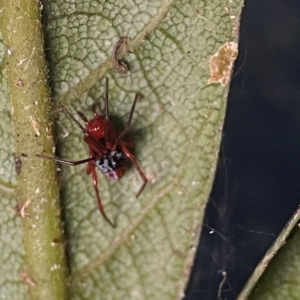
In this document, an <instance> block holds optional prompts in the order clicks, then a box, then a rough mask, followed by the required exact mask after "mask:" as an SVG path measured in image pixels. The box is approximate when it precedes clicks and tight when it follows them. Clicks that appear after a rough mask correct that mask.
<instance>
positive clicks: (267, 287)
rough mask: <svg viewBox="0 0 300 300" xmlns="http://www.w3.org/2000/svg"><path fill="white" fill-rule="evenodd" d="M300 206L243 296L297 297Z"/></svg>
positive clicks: (256, 299)
mask: <svg viewBox="0 0 300 300" xmlns="http://www.w3.org/2000/svg"><path fill="white" fill-rule="evenodd" d="M299 219H300V208H299V207H298V209H297V211H296V212H295V213H294V215H293V216H292V217H291V219H290V220H289V221H288V223H287V224H286V226H285V227H284V228H283V230H282V232H281V233H280V234H279V236H278V238H277V239H276V240H275V241H274V243H273V245H272V246H271V247H270V249H269V250H268V251H267V253H266V255H265V256H264V257H263V259H262V260H261V261H260V262H259V264H258V265H257V267H256V269H255V270H254V272H253V274H252V275H251V277H250V278H249V279H248V282H247V283H246V285H245V287H244V288H243V290H242V291H241V293H240V295H239V296H238V299H239V300H243V299H255V300H259V299H278V300H280V299H298V298H299V297H300V290H299V288H298V287H299V283H300V277H299V272H298V271H299V265H300V257H299V241H300V239H299Z"/></svg>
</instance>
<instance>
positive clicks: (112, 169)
mask: <svg viewBox="0 0 300 300" xmlns="http://www.w3.org/2000/svg"><path fill="white" fill-rule="evenodd" d="M95 165H96V166H97V168H98V169H100V170H101V172H102V173H103V174H104V175H106V176H107V177H109V178H112V179H119V178H121V177H122V176H123V175H124V173H125V168H124V156H123V153H122V152H121V151H120V150H119V149H116V150H113V151H108V152H106V153H105V154H103V155H102V156H101V158H100V159H96V160H95Z"/></svg>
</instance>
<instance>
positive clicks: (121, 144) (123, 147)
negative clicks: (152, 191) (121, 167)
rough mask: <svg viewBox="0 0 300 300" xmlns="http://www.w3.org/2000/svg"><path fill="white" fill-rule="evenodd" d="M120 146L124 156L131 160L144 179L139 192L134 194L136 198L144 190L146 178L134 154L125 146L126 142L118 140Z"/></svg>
mask: <svg viewBox="0 0 300 300" xmlns="http://www.w3.org/2000/svg"><path fill="white" fill-rule="evenodd" d="M120 146H121V149H122V151H123V153H124V154H125V155H126V157H127V158H128V159H129V160H130V161H131V163H132V164H133V165H134V167H135V168H136V170H137V171H138V172H139V174H140V176H141V178H142V180H143V181H144V183H143V185H142V186H141V188H140V190H139V192H138V193H137V194H136V198H138V196H139V195H140V194H141V193H142V191H143V190H144V188H145V186H146V184H147V182H148V179H147V178H146V176H145V174H144V172H143V171H142V169H141V168H140V166H139V165H138V163H137V162H136V160H135V158H134V156H133V155H132V154H131V153H130V151H129V150H128V149H127V148H126V143H124V142H120Z"/></svg>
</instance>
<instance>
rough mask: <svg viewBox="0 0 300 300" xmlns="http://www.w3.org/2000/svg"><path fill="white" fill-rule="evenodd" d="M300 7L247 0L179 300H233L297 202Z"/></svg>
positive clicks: (276, 0)
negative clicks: (200, 223) (215, 157)
mask: <svg viewBox="0 0 300 300" xmlns="http://www.w3.org/2000/svg"><path fill="white" fill-rule="evenodd" d="M299 36H300V1H296V0H293V1H292V0H268V1H261V0H246V1H245V8H244V10H243V14H242V20H241V28H240V45H239V57H238V59H237V61H236V65H235V71H234V79H233V81H232V84H231V89H230V95H229V103H228V109H227V116H226V121H225V125H224V131H223V140H222V150H221V153H220V159H219V166H218V170H217V175H216V179H215V182H214V187H213V190H212V193H211V196H210V201H209V203H208V205H207V208H206V215H205V221H204V228H203V231H202V235H201V240H200V244H199V247H198V250H197V257H196V260H195V264H194V268H193V272H192V274H191V278H190V282H189V284H188V287H187V290H186V297H185V298H184V299H185V300H196V299H197V300H198V299H200V300H216V299H223V300H225V299H227V300H230V299H236V297H237V295H238V293H239V292H240V290H241V289H242V287H243V285H244V284H245V282H246V281H247V279H248V277H249V276H250V274H251V273H252V271H253V269H254V268H255V266H256V264H257V263H258V261H259V260H260V259H261V258H262V257H263V255H264V253H265V251H266V250H267V249H268V247H269V246H270V245H271V243H272V242H273V241H274V239H275V238H276V235H277V234H278V233H279V232H280V231H281V229H282V227H283V226H284V225H285V223H286V222H287V220H288V219H289V218H290V216H291V215H292V213H293V212H294V210H295V209H296V207H297V206H298V205H299V203H300V139H299V134H300V88H299V86H300V38H299Z"/></svg>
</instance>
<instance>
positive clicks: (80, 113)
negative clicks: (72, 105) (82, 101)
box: [77, 110, 88, 123]
mask: <svg viewBox="0 0 300 300" xmlns="http://www.w3.org/2000/svg"><path fill="white" fill-rule="evenodd" d="M77 113H78V115H79V117H80V118H81V119H82V120H83V121H84V122H85V123H88V119H87V117H86V116H85V115H84V114H83V113H82V112H81V111H78V110H77Z"/></svg>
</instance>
